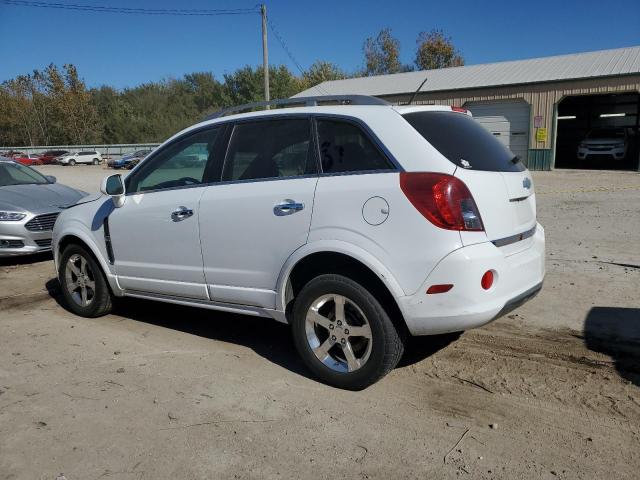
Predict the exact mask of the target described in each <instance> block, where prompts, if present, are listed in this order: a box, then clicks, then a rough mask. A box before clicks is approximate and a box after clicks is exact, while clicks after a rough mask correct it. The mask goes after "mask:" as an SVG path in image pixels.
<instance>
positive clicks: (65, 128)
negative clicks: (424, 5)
mask: <svg viewBox="0 0 640 480" xmlns="http://www.w3.org/2000/svg"><path fill="white" fill-rule="evenodd" d="M362 51H363V57H364V58H363V64H364V66H363V67H362V68H361V69H358V70H355V71H353V72H346V71H344V70H342V69H341V68H340V67H338V66H337V65H335V64H333V63H331V62H327V61H323V60H318V61H316V62H315V63H314V64H313V65H311V66H310V67H309V68H308V69H307V70H306V71H304V72H302V73H301V74H300V75H296V74H294V73H293V72H291V71H290V70H289V69H288V68H287V67H286V66H284V65H276V66H271V67H270V68H269V84H270V91H271V98H287V97H290V96H292V95H295V94H296V93H299V92H301V91H303V90H306V89H308V88H311V87H313V86H315V85H318V84H320V83H322V82H324V81H328V80H339V79H343V78H350V77H359V76H371V75H383V74H389V73H398V72H407V71H411V70H416V69H418V70H428V69H434V68H444V67H451V66H459V65H463V64H464V60H463V57H462V55H461V54H460V52H459V51H458V50H457V49H456V48H455V46H454V45H453V42H452V40H451V38H450V37H448V36H446V35H445V34H444V32H442V31H440V30H432V31H430V32H422V33H420V34H419V35H418V38H417V40H416V49H415V56H414V59H413V63H412V64H402V62H401V61H400V51H401V50H400V42H399V41H398V40H397V38H395V37H394V36H393V33H392V31H391V29H389V28H385V29H383V30H381V31H380V32H379V33H378V34H377V35H375V36H372V37H370V38H367V39H366V40H365V41H364V44H363V47H362ZM263 99H264V91H263V69H262V66H258V67H253V66H250V65H247V66H245V67H242V68H239V69H237V70H236V71H235V72H233V73H228V74H224V75H223V76H222V78H221V79H218V78H216V77H215V75H214V74H213V73H212V72H196V73H190V74H186V75H184V76H183V77H182V78H171V79H165V80H160V81H156V82H148V83H143V84H141V85H138V86H136V87H132V88H125V89H122V90H118V89H115V88H113V87H110V86H106V85H105V86H101V87H96V88H87V86H86V84H85V82H84V81H83V80H82V78H81V77H80V75H79V73H78V70H77V68H76V67H75V66H74V65H71V64H65V65H63V66H62V67H58V66H57V65H54V64H51V65H49V66H48V67H46V68H45V69H44V70H34V71H33V72H32V73H30V74H25V75H19V76H17V77H16V78H13V79H10V80H6V81H4V82H2V84H0V145H4V146H27V145H64V144H78V145H79V144H92V143H93V144H113V143H147V142H160V141H162V140H163V139H165V138H167V137H169V136H170V135H172V134H173V133H175V132H177V131H179V130H181V129H183V128H185V127H186V126H188V125H191V124H193V123H195V122H197V121H198V120H200V119H202V118H203V117H204V116H206V115H207V114H209V113H212V112H214V111H216V110H219V109H220V108H225V107H229V106H233V105H239V104H243V103H250V102H258V101H261V100H263Z"/></svg>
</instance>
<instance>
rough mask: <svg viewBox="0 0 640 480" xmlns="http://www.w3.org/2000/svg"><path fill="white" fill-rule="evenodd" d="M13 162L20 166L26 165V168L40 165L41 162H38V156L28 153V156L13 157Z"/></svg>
mask: <svg viewBox="0 0 640 480" xmlns="http://www.w3.org/2000/svg"><path fill="white" fill-rule="evenodd" d="M13 160H15V161H16V162H18V163H20V164H21V165H27V166H31V165H42V161H41V160H40V155H37V154H35V153H30V154H28V155H22V156H19V157H17V156H14V157H13Z"/></svg>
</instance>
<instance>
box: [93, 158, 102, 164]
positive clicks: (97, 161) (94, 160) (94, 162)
mask: <svg viewBox="0 0 640 480" xmlns="http://www.w3.org/2000/svg"><path fill="white" fill-rule="evenodd" d="M92 163H93V164H94V165H100V160H98V159H97V158H94V159H93V162H92Z"/></svg>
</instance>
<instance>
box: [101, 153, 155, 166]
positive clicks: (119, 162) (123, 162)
mask: <svg viewBox="0 0 640 480" xmlns="http://www.w3.org/2000/svg"><path fill="white" fill-rule="evenodd" d="M149 153H151V150H138V151H137V152H132V153H127V154H125V155H123V156H122V157H120V158H117V159H116V160H111V161H110V162H109V163H108V165H109V166H110V167H111V168H115V169H119V168H129V164H130V163H131V162H133V161H135V163H136V164H137V163H138V162H139V161H140V160H142V159H143V158H144V157H146V156H147V155H149Z"/></svg>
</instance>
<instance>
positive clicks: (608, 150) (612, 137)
mask: <svg viewBox="0 0 640 480" xmlns="http://www.w3.org/2000/svg"><path fill="white" fill-rule="evenodd" d="M628 146H629V142H628V138H627V131H626V129H624V128H596V129H593V130H591V131H589V133H587V136H586V137H585V139H584V140H582V141H581V142H580V145H578V154H577V155H578V158H579V159H580V160H584V159H585V158H587V157H588V156H596V155H598V156H600V155H606V156H610V157H611V158H613V159H614V160H623V159H624V158H625V157H626V155H627V149H628Z"/></svg>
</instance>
